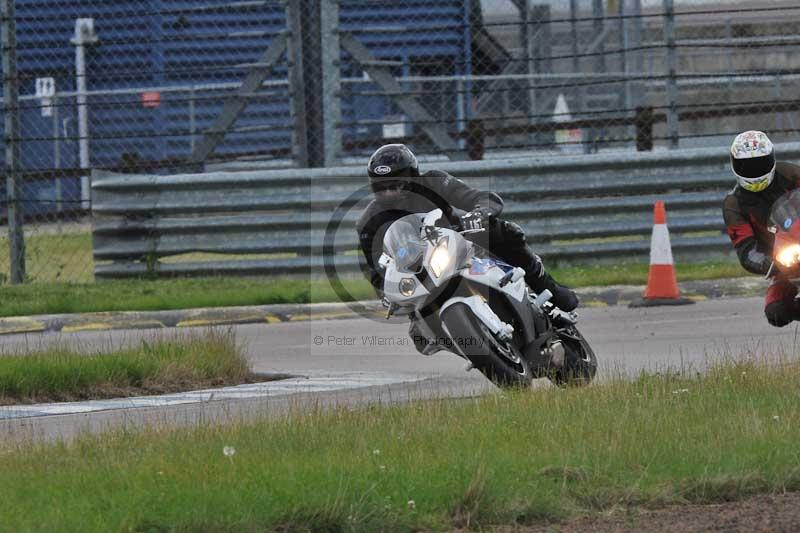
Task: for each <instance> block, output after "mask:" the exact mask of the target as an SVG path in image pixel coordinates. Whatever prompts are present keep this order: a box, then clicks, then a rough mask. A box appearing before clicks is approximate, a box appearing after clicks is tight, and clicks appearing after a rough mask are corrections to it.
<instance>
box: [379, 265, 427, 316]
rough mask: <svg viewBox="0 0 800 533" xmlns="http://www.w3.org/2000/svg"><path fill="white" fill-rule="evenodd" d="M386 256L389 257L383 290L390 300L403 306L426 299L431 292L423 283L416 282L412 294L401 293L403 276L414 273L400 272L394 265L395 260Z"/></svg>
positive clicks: (406, 276) (407, 276)
mask: <svg viewBox="0 0 800 533" xmlns="http://www.w3.org/2000/svg"><path fill="white" fill-rule="evenodd" d="M385 257H386V258H387V261H386V271H385V273H384V281H383V292H384V294H385V295H386V297H387V298H388V299H389V300H390V301H392V302H394V303H396V304H398V305H402V306H407V305H411V304H413V303H415V302H417V301H420V302H422V301H424V300H425V298H426V297H427V296H428V295H429V294H430V293H429V292H428V290H427V289H426V288H425V287H424V286H423V285H422V283H417V284H416V288H415V289H414V293H413V294H412V295H411V296H405V295H403V294H400V280H402V279H403V278H410V277H413V275H411V274H406V273H403V272H398V271H397V269H396V268H395V266H394V260H393V259H392V258H390V257H388V256H385Z"/></svg>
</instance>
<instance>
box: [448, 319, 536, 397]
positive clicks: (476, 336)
mask: <svg viewBox="0 0 800 533" xmlns="http://www.w3.org/2000/svg"><path fill="white" fill-rule="evenodd" d="M442 322H443V323H444V325H445V326H447V331H449V332H450V335H451V337H452V340H453V342H454V343H455V344H456V346H457V347H458V350H459V351H460V352H461V353H462V354H464V356H465V357H466V358H467V359H469V360H470V362H472V364H473V366H474V367H475V368H477V369H478V370H480V371H481V373H482V374H483V375H484V376H486V377H487V378H489V380H491V381H492V383H494V384H495V385H497V386H498V387H501V388H525V387H530V386H531V381H532V380H533V377H532V376H531V369H530V367H529V366H528V362H527V361H526V360H525V358H524V357H523V356H522V354H521V353H520V351H519V349H518V348H517V347H516V346H514V344H513V343H512V342H511V341H506V340H500V339H498V338H497V337H496V336H495V335H494V334H493V333H492V331H491V330H490V329H489V328H488V327H486V324H484V323H483V321H481V320H480V319H479V318H478V317H476V316H475V314H474V313H473V312H472V310H471V309H470V308H469V306H467V305H464V304H455V305H452V306H451V307H448V308H447V309H445V310H444V311H442Z"/></svg>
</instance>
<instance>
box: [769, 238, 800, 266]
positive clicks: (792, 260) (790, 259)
mask: <svg viewBox="0 0 800 533" xmlns="http://www.w3.org/2000/svg"><path fill="white" fill-rule="evenodd" d="M775 259H777V261H778V263H780V264H781V265H783V266H785V267H790V266H794V265H795V264H797V262H798V261H799V260H800V244H791V245H789V246H787V247H785V248H782V249H781V251H780V252H778V255H777V256H776V257H775Z"/></svg>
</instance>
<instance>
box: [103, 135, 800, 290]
mask: <svg viewBox="0 0 800 533" xmlns="http://www.w3.org/2000/svg"><path fill="white" fill-rule="evenodd" d="M777 152H778V154H779V158H780V159H789V160H792V159H796V158H800V143H792V144H785V145H781V146H779V147H778V148H777ZM431 166H435V167H437V168H441V169H443V170H447V171H449V172H451V173H452V174H454V175H456V176H458V177H461V178H463V179H464V180H465V181H466V182H467V183H469V184H471V185H473V186H475V187H478V188H484V189H491V190H495V191H497V192H498V193H499V194H500V195H501V196H502V197H503V198H504V200H505V201H506V208H505V211H504V215H503V216H504V217H505V218H508V219H511V220H514V221H516V222H518V223H519V224H520V225H522V226H523V228H524V229H525V232H526V234H527V236H528V240H529V242H530V243H531V245H532V247H533V249H534V250H535V251H536V252H537V253H539V254H540V255H542V256H543V257H545V258H546V259H548V260H550V261H554V260H565V259H566V260H570V261H574V262H592V261H596V260H600V259H606V260H608V259H609V258H611V259H613V258H621V259H622V258H624V259H629V258H631V257H635V256H639V257H641V256H643V255H646V254H647V252H648V250H649V236H650V231H651V228H652V220H651V217H652V206H653V202H654V201H655V200H657V199H661V200H664V201H665V203H666V206H667V210H668V222H669V228H670V231H671V232H672V233H673V238H672V245H673V249H674V251H675V252H676V254H677V255H678V256H679V257H680V254H681V253H682V252H688V251H694V252H703V251H705V250H708V251H709V252H720V251H723V250H727V249H729V247H730V245H729V243H728V239H727V237H726V236H725V235H724V234H723V233H722V229H723V224H722V216H721V205H722V199H723V197H724V195H725V192H726V191H728V190H730V188H731V187H732V185H733V179H732V175H731V173H730V170H729V168H728V156H727V153H726V151H725V150H724V149H705V148H704V149H695V150H682V151H680V152H659V153H644V154H642V153H630V154H619V153H616V154H600V155H592V156H563V157H557V158H527V159H514V160H498V161H479V162H469V163H442V164H437V165H431ZM423 167H424V165H423ZM423 170H424V168H423ZM365 184H366V178H365V176H364V169H363V168H362V167H359V168H353V167H349V168H329V169H311V170H302V169H290V170H267V171H246V172H245V171H242V172H217V173H211V174H187V175H177V176H156V175H135V176H131V175H102V174H100V173H97V174H96V175H95V178H94V184H93V186H92V189H93V214H94V218H95V226H94V229H93V241H94V258H95V261H96V267H95V274H96V276H97V277H98V278H100V279H103V278H120V277H130V276H142V275H148V274H149V275H154V276H170V275H208V274H230V275H292V274H306V273H309V272H312V273H321V272H322V270H323V264H324V262H323V254H322V245H323V239H324V236H325V232H326V228H327V227H328V226H329V223H330V221H331V219H332V217H333V216H334V213H336V214H337V215H340V214H342V216H341V222H342V223H341V225H340V228H339V231H338V232H337V233H336V238H335V239H334V240H333V241H332V242H331V245H330V250H332V251H333V252H334V256H333V263H334V264H335V266H336V268H337V270H339V271H356V270H358V263H359V256H358V254H355V253H353V251H354V250H356V248H357V235H356V232H355V229H354V225H355V221H356V220H357V218H358V215H359V214H360V212H361V209H362V208H363V205H364V200H362V201H361V202H358V203H355V205H350V204H353V202H354V199H353V194H354V192H355V191H358V190H359V189H360V188H363V187H364V186H365ZM348 202H349V204H348ZM343 205H346V206H348V207H347V208H346V209H339V208H341V206H343ZM337 209H339V211H337ZM196 252H206V253H213V254H228V255H231V256H232V257H230V258H229V259H226V258H225V256H214V258H213V259H212V260H192V259H191V257H190V258H189V259H188V260H186V261H180V260H170V261H167V262H162V261H161V259H162V258H166V257H170V256H179V255H182V254H190V253H196Z"/></svg>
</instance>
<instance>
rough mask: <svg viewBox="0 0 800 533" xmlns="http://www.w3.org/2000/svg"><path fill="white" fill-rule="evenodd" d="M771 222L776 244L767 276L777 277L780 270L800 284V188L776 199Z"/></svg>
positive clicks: (771, 230) (771, 213)
mask: <svg viewBox="0 0 800 533" xmlns="http://www.w3.org/2000/svg"><path fill="white" fill-rule="evenodd" d="M769 223H770V226H769V231H770V232H772V233H774V234H775V244H774V246H773V247H772V266H770V269H769V272H767V277H775V276H777V275H778V272H777V271H780V273H781V274H782V277H786V278H788V279H789V280H791V281H792V282H794V283H795V285H798V286H800V189H794V190H791V191H789V192H787V193H786V194H784V195H783V196H781V197H780V198H778V199H777V200H776V201H775V203H774V204H773V206H772V211H771V212H770V215H769ZM776 267H777V268H776Z"/></svg>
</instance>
